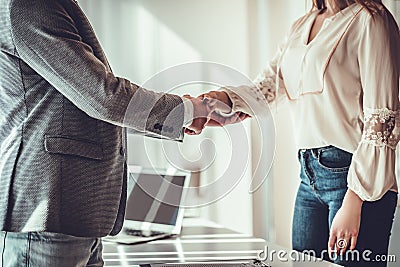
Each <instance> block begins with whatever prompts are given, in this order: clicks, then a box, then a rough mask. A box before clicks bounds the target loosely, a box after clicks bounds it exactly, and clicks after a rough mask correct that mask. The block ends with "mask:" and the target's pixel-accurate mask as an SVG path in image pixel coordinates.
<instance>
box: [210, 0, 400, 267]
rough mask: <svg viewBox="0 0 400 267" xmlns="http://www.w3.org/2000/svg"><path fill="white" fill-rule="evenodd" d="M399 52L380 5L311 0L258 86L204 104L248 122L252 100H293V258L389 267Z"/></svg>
mask: <svg viewBox="0 0 400 267" xmlns="http://www.w3.org/2000/svg"><path fill="white" fill-rule="evenodd" d="M399 47H400V37H399V29H398V27H397V24H396V22H395V20H394V19H393V17H392V15H391V14H390V12H389V11H388V10H387V9H386V8H385V7H384V6H383V4H382V2H381V1H380V0H353V1H346V0H313V9H312V11H310V12H309V13H308V14H306V15H305V16H304V17H302V18H300V19H299V20H297V21H296V22H295V23H294V24H293V26H292V27H291V30H290V32H289V34H288V35H287V38H286V39H285V41H284V42H283V43H282V45H281V46H280V49H279V51H278V53H277V54H276V56H275V57H274V59H273V60H272V62H271V63H270V64H269V66H268V68H267V69H266V70H265V71H264V72H263V73H262V75H260V77H259V78H258V79H257V80H256V87H254V88H251V87H238V88H233V87H228V88H224V89H223V90H221V91H220V92H210V93H208V94H206V95H205V96H204V97H206V98H207V99H219V100H220V101H222V102H223V103H224V104H227V105H229V106H230V107H231V108H232V110H233V112H236V114H248V115H252V114H253V111H252V107H251V105H250V104H249V103H250V102H252V101H254V99H260V100H259V101H268V102H269V103H272V102H276V101H277V100H278V99H279V100H282V99H287V100H288V102H289V103H288V106H289V107H290V109H291V111H292V115H293V117H294V120H293V121H294V126H295V129H297V131H296V136H295V137H296V140H297V145H298V148H299V152H298V158H299V161H300V165H301V173H300V177H301V184H300V187H299V190H298V194H297V199H296V204H295V212H294V218H293V233H292V235H293V236H292V237H293V238H292V239H293V248H294V249H296V250H298V251H303V250H314V251H315V252H316V253H317V255H321V256H323V257H324V258H328V254H327V253H325V254H324V253H323V252H324V250H326V249H327V248H328V249H329V251H330V252H331V256H332V258H333V259H335V262H337V263H339V264H342V265H345V266H363V267H365V266H386V262H385V260H384V255H386V254H387V251H388V243H389V237H390V232H391V228H392V222H393V216H394V211H395V207H396V203H397V184H396V177H395V148H396V145H397V143H398V141H399V128H398V127H399V107H400V104H399V96H398V90H399V65H400V55H399V52H398V51H399ZM261 94H262V95H264V97H260V96H261ZM261 99H262V100H261ZM210 105H215V101H214V102H212V101H211V102H210ZM215 108H217V109H218V107H215ZM225 112H226V110H225ZM213 119H215V120H218V121H219V122H222V123H225V124H226V123H230V122H232V121H236V120H237V117H236V118H233V119H228V120H227V121H224V120H223V119H221V117H219V116H217V115H214V116H213ZM240 119H243V116H242V117H240ZM349 250H355V251H357V252H358V254H353V253H345V252H346V251H349ZM369 251H371V253H370V252H369ZM335 252H336V253H335ZM334 255H339V256H336V257H335V256H334ZM340 255H342V256H340ZM352 255H355V256H352ZM357 255H359V259H357V257H356V256H357ZM382 255H383V256H382ZM353 257H355V259H352V258H353Z"/></svg>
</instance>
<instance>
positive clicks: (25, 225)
mask: <svg viewBox="0 0 400 267" xmlns="http://www.w3.org/2000/svg"><path fill="white" fill-rule="evenodd" d="M0 51H1V52H0V144H1V150H0V230H5V231H17V232H27V231H48V232H58V233H63V234H69V235H74V236H86V237H100V236H105V235H107V234H109V233H111V234H116V233H118V232H119V231H120V229H121V226H122V221H123V216H124V210H125V202H126V172H125V157H124V150H123V147H124V143H125V138H124V130H123V129H124V128H122V127H130V128H134V129H136V130H139V131H142V132H148V133H151V134H153V135H154V134H155V135H157V136H164V137H165V138H169V139H173V140H180V139H181V138H182V125H183V114H184V107H183V104H182V100H181V98H180V97H178V96H173V95H167V94H159V93H154V92H151V91H148V90H145V89H141V88H139V87H138V86H137V85H134V84H132V83H131V82H129V81H128V80H126V79H122V78H118V77H116V76H114V74H113V73H112V71H111V69H110V67H109V65H108V62H107V59H106V57H105V55H104V53H103V51H102V49H101V47H100V44H99V42H98V41H97V39H96V37H95V34H94V32H93V30H92V28H91V26H90V24H89V22H88V21H87V19H86V17H85V16H84V14H83V12H82V11H81V9H80V8H79V6H78V5H77V4H76V2H74V1H73V0H0ZM130 102H132V103H131V104H129V103H130ZM128 107H129V108H128ZM127 109H129V113H128V116H125V111H126V110H127Z"/></svg>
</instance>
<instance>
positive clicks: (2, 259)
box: [1, 232, 7, 266]
mask: <svg viewBox="0 0 400 267" xmlns="http://www.w3.org/2000/svg"><path fill="white" fill-rule="evenodd" d="M6 238H7V232H4V239H3V251H2V252H1V266H4V263H5V262H4V252H5V250H6Z"/></svg>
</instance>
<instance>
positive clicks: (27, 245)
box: [25, 233, 32, 267]
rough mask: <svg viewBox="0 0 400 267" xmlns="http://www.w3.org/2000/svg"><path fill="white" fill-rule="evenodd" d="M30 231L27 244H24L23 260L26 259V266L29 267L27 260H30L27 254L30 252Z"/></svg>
mask: <svg viewBox="0 0 400 267" xmlns="http://www.w3.org/2000/svg"><path fill="white" fill-rule="evenodd" d="M31 238H32V237H31V233H28V240H27V241H28V242H27V244H26V258H25V260H26V264H25V265H26V267H29V262H30V260H29V254H30V250H31Z"/></svg>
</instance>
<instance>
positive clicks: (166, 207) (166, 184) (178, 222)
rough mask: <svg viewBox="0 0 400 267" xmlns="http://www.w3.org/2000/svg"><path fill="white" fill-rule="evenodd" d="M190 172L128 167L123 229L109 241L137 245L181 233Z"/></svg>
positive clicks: (106, 238)
mask: <svg viewBox="0 0 400 267" xmlns="http://www.w3.org/2000/svg"><path fill="white" fill-rule="evenodd" d="M189 180H190V173H189V172H182V171H178V170H176V169H174V168H170V169H167V170H166V169H146V168H142V167H140V166H128V197H127V203H126V211H125V220H124V225H123V228H122V231H121V232H120V233H119V234H118V235H116V236H107V237H105V238H103V240H104V241H106V242H116V243H121V244H137V243H144V242H149V241H153V240H157V239H162V238H167V237H171V236H174V235H179V234H180V232H181V227H182V221H183V213H184V208H183V201H184V199H185V196H186V192H187V188H188V186H189Z"/></svg>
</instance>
